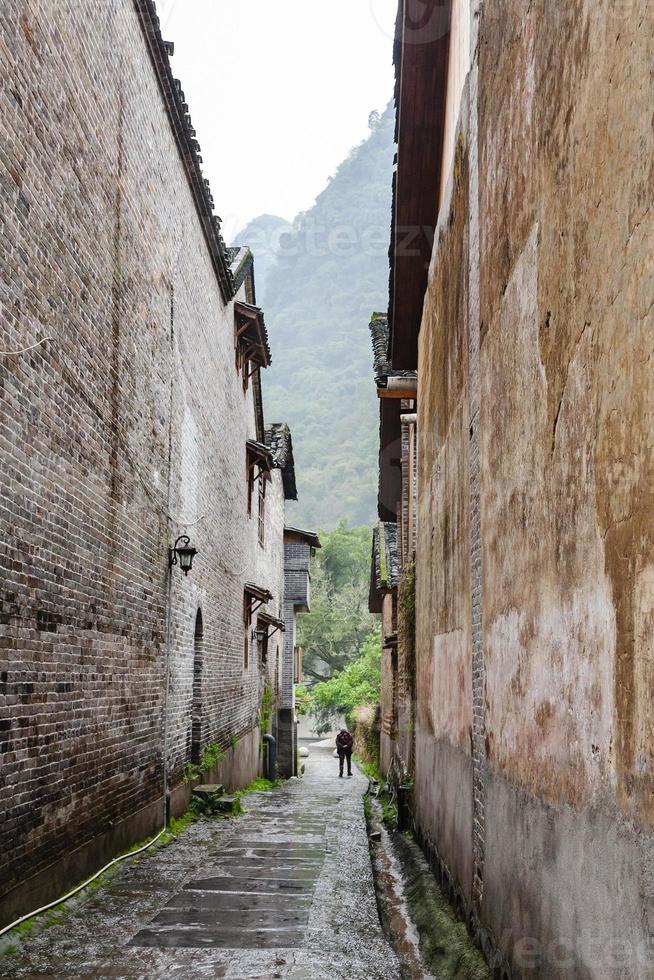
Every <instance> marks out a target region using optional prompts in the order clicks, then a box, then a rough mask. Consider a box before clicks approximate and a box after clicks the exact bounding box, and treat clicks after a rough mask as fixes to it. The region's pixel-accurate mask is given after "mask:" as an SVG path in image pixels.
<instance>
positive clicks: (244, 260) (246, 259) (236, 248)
mask: <svg viewBox="0 0 654 980" xmlns="http://www.w3.org/2000/svg"><path fill="white" fill-rule="evenodd" d="M226 252H227V261H228V262H229V269H230V272H231V273H232V276H233V277H234V292H235V293H237V292H238V291H239V289H240V288H241V286H242V285H243V281H244V279H245V277H246V276H247V274H248V272H252V269H253V266H254V258H253V255H252V252H251V251H250V249H249V248H248V247H247V245H232V246H230V247H229V248H227V249H226Z"/></svg>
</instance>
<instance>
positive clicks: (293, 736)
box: [278, 527, 320, 777]
mask: <svg viewBox="0 0 654 980" xmlns="http://www.w3.org/2000/svg"><path fill="white" fill-rule="evenodd" d="M319 547H320V540H319V538H318V535H317V534H315V533H314V532H313V531H302V530H300V529H299V528H296V527H286V528H285V529H284V622H285V624H286V632H285V633H284V663H283V667H282V690H281V697H280V703H279V712H278V719H279V720H278V760H279V773H280V775H281V776H286V777H290V776H297V718H296V715H295V685H296V684H297V683H299V682H300V681H301V679H302V651H301V650H300V648H299V647H298V645H297V638H296V617H297V614H298V613H300V612H309V610H310V607H311V559H312V557H313V555H314V553H315V550H316V548H319Z"/></svg>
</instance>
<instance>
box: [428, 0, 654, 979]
mask: <svg viewBox="0 0 654 980" xmlns="http://www.w3.org/2000/svg"><path fill="white" fill-rule="evenodd" d="M479 31H480V41H479V77H478V93H479V94H478V101H477V96H476V94H475V92H476V89H474V90H473V96H472V98H473V101H472V112H471V113H470V118H473V119H474V123H475V127H476V125H477V123H478V135H477V134H476V133H475V127H469V123H468V119H467V118H466V113H465V111H464V112H463V114H462V118H461V119H460V121H459V139H460V142H459V151H458V152H459V153H460V157H459V159H460V161H461V162H460V171H459V173H458V174H457V164H456V162H455V168H454V175H453V180H452V183H451V196H450V198H449V200H446V201H445V202H444V203H445V211H444V213H442V214H441V218H440V235H439V237H438V239H437V242H436V245H435V251H434V259H433V263H432V274H431V277H430V285H429V289H428V295H427V301H426V306H425V314H424V318H423V323H422V329H421V337H420V374H419V403H420V419H419V437H420V444H419V455H420V459H419V462H420V485H419V499H420V502H419V528H418V568H417V578H418V660H419V667H418V671H419V672H418V679H419V691H418V693H419V708H418V722H419V724H418V738H419V739H422V745H420V744H419V746H418V756H417V759H416V791H417V795H418V803H417V813H418V816H419V819H420V823H421V826H422V828H424V830H425V831H426V833H427V835H428V836H431V835H435V836H434V837H433V839H434V842H435V844H436V847H437V849H438V851H439V853H440V855H441V857H442V858H443V860H444V861H445V862H446V863H447V865H448V866H449V868H450V869H451V870H452V871H453V872H454V874H455V875H456V877H457V878H458V879H459V883H460V886H461V889H462V890H463V892H464V893H467V891H468V890H469V884H470V879H469V875H470V866H469V855H470V854H471V852H472V834H471V833H470V826H469V822H468V823H466V822H465V821H466V820H467V819H468V817H467V816H466V817H465V819H464V820H463V822H462V820H461V815H459V816H458V817H457V818H456V820H455V819H454V817H452V818H451V820H450V822H449V824H448V823H447V821H445V820H443V819H442V816H441V814H442V810H443V807H444V806H445V807H448V808H449V810H450V811H454V809H455V808H461V809H465V804H462V803H461V800H460V796H465V797H467V798H470V797H471V795H472V784H471V782H468V781H467V780H468V775H467V770H464V768H463V767H462V765H461V759H462V758H463V757H464V755H465V753H464V750H463V742H464V739H463V732H464V730H465V729H466V728H467V726H468V725H469V724H470V704H471V701H470V688H469V686H468V667H469V658H470V645H469V636H470V618H469V617H470V596H469V582H468V580H467V577H466V576H467V575H468V574H469V572H468V570H469V568H470V566H471V560H472V555H471V553H470V548H471V538H470V534H469V528H468V526H467V523H466V522H467V521H468V517H467V516H466V501H467V500H468V499H469V498H468V497H467V496H466V493H467V490H465V489H464V485H465V484H466V482H467V481H468V480H469V476H468V474H469V472H470V466H471V455H470V449H469V446H470V445H471V444H472V440H473V427H472V420H469V419H468V417H467V408H466V404H467V403H466V397H465V393H464V389H465V386H466V383H467V382H466V368H467V351H468V343H467V340H466V338H465V336H464V334H465V330H466V324H471V323H473V321H474V318H475V317H476V318H477V322H478V323H479V324H480V355H479V377H480V415H479V433H480V438H479V445H480V465H481V491H480V500H481V561H482V580H483V616H482V624H483V626H482V633H483V655H484V659H483V668H484V676H485V711H484V719H483V720H484V725H485V749H486V759H485V794H484V799H483V804H484V821H483V830H484V851H483V858H484V860H483V889H482V890H481V906H480V909H479V913H480V924H481V927H482V933H483V934H482V938H483V939H484V941H486V938H487V936H488V933H490V934H491V936H492V938H493V939H494V942H495V943H496V945H497V946H499V948H500V949H501V951H502V953H503V954H504V955H505V956H506V958H507V960H508V961H509V962H510V963H511V964H512V967H513V970H514V972H515V973H516V974H517V975H518V976H534V977H536V976H537V977H543V978H548V980H551V978H554V980H556V978H563V977H565V978H572V977H575V978H576V977H593V978H598V980H599V978H602V980H604V978H606V977H608V976H616V977H617V976H620V977H625V978H627V977H629V978H632V977H633V978H636V977H641V976H645V975H647V974H648V971H650V970H651V958H649V954H648V953H647V951H646V943H647V941H648V937H649V936H650V935H651V931H652V925H653V922H654V901H653V900H654V836H653V834H652V821H653V817H654V808H653V806H652V798H653V797H652V778H653V777H652V756H653V754H654V743H653V741H652V731H653V728H654V726H653V724H652V707H651V693H652V666H651V664H652V639H651V636H652V609H653V608H654V594H653V591H652V589H653V586H654V570H653V566H652V554H653V551H652V545H653V543H654V542H653V541H652V538H653V536H654V495H653V493H652V487H653V486H654V435H653V433H654V425H653V423H654V386H653V385H652V382H651V368H652V363H653V361H654V356H653V355H654V315H653V310H654V279H653V277H652V275H651V255H652V245H653V243H654V218H653V216H652V211H651V202H652V199H653V197H654V165H653V164H652V160H653V159H654V131H653V129H652V105H653V104H654V80H653V76H652V73H651V64H652V58H653V56H654V32H653V31H652V18H651V11H650V10H649V9H648V6H647V4H645V3H639V2H635V3H633V4H631V5H620V4H615V5H607V4H603V3H600V4H593V3H590V2H589V3H582V4H580V5H576V6H572V7H571V6H567V7H566V6H565V5H560V4H548V3H545V2H544V0H539V2H536V3H533V4H530V5H529V6H528V7H527V8H525V5H524V4H523V3H521V2H518V0H502V2H499V3H496V4H492V5H489V4H487V5H484V6H483V7H482V13H481V22H480V27H479ZM464 105H465V100H464ZM477 139H478V143H477V142H476V140H477ZM471 140H475V147H474V149H475V150H477V149H478V154H479V193H478V196H477V194H476V193H473V194H471V195H470V197H469V202H470V203H469V205H467V207H468V210H469V212H470V213H469V216H467V217H466V213H465V212H466V204H465V203H462V202H464V201H465V189H464V188H465V186H468V183H469V186H470V187H471V188H472V187H473V180H472V178H473V176H474V170H473V169H471V168H469V178H468V177H467V176H466V160H470V159H471V146H470V141H471ZM459 182H460V184H461V185H463V186H459ZM477 223H478V227H479V255H480V261H479V266H478V267H479V293H480V295H479V301H478V306H477V305H476V304H477V300H476V297H475V296H474V295H473V294H472V293H470V298H469V302H468V303H467V304H466V301H465V298H464V297H465V295H466V274H467V273H466V270H467V269H468V265H469V259H470V256H471V255H472V252H471V251H470V250H471V249H472V247H473V239H474V235H473V236H472V237H471V232H470V229H471V228H472V227H473V226H476V225H477ZM473 307H474V309H473ZM473 313H474V316H473ZM469 422H470V427H469ZM466 471H467V472H466ZM466 549H468V553H467V554H464V552H465V550H466ZM457 673H458V676H459V677H460V684H459V686H458V687H457V686H456V685H455V684H454V681H453V678H454V675H455V674H457ZM437 746H438V748H436V747H437ZM455 747H456V749H455ZM437 754H438V757H439V759H443V758H444V762H443V763H435V761H434V760H435V757H436V755H437ZM464 771H465V772H466V775H465V778H464V776H463V775H462V774H463V773H464ZM428 772H431V773H432V774H433V778H434V779H435V784H434V785H433V786H431V787H430V785H429V780H428V778H427V776H426V773H428ZM421 773H422V775H421ZM457 790H458V796H457ZM449 794H451V795H452V800H451V801H450V802H449V803H445V804H444V803H443V802H442V797H443V796H446V795H449ZM454 827H455V828H456V830H453V828H454ZM453 849H454V850H455V852H456V858H454V857H452V856H451V855H452V850H453ZM459 852H460V853H459ZM484 930H485V932H484Z"/></svg>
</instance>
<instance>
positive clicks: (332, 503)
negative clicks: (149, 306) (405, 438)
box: [238, 107, 394, 529]
mask: <svg viewBox="0 0 654 980" xmlns="http://www.w3.org/2000/svg"><path fill="white" fill-rule="evenodd" d="M393 126H394V119H393V112H392V109H391V107H389V108H387V109H386V111H385V112H384V114H383V115H382V116H381V117H380V116H379V115H378V114H377V113H373V114H372V115H371V120H370V134H369V136H368V138H367V139H366V140H365V141H364V142H363V143H362V144H360V145H359V146H357V147H355V148H354V149H353V150H352V151H351V152H350V154H349V156H348V157H347V159H346V160H345V161H344V162H343V163H342V164H341V165H340V167H339V168H338V170H337V172H336V174H335V175H334V177H333V178H332V179H331V180H330V181H329V183H328V184H327V187H326V188H325V189H324V190H323V191H322V193H321V194H320V195H319V196H318V198H317V199H316V203H315V205H314V206H313V207H312V208H311V210H309V211H307V212H304V213H302V214H300V215H298V216H297V218H296V219H295V221H294V222H293V226H292V228H291V229H290V230H289V231H287V232H286V233H281V232H283V228H282V227H281V226H282V225H283V221H282V219H280V218H273V217H271V216H270V215H265V216H262V217H261V218H257V219H255V221H254V222H252V223H251V224H250V225H249V226H248V228H246V229H244V231H243V233H241V234H240V235H239V236H238V238H239V243H244V244H250V238H251V239H252V245H251V247H252V250H253V252H254V257H255V278H256V283H257V302H258V303H261V304H262V305H264V312H265V317H266V324H267V327H268V332H269V335H270V343H271V347H272V352H273V364H272V367H271V368H269V369H268V370H267V371H266V372H264V374H265V377H264V379H263V384H264V398H265V411H266V417H267V419H269V420H271V421H275V420H277V419H279V420H283V421H287V422H288V423H289V425H290V426H291V430H292V433H293V448H294V453H295V465H296V472H297V479H298V490H299V498H300V499H299V502H298V504H297V505H292V507H291V508H289V514H288V521H289V523H296V524H299V525H306V526H310V527H318V528H324V529H328V528H332V527H334V526H335V525H336V524H337V523H338V522H339V521H340V520H342V519H344V520H346V521H348V522H349V523H350V524H370V523H371V522H372V521H373V520H374V518H375V511H376V492H377V442H378V408H377V398H376V392H375V386H374V383H373V377H372V365H371V351H370V337H369V333H368V322H369V319H370V314H371V313H372V312H373V311H374V310H385V309H386V307H387V304H388V242H389V234H390V211H391V179H392V167H393ZM262 229H263V235H262ZM267 229H272V230H271V232H270V235H269V237H268V238H266V234H267ZM259 255H260V258H259ZM261 260H263V261H261ZM262 266H263V268H262Z"/></svg>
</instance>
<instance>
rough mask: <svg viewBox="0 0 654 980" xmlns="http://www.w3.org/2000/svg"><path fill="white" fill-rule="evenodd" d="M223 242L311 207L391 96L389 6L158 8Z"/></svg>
mask: <svg viewBox="0 0 654 980" xmlns="http://www.w3.org/2000/svg"><path fill="white" fill-rule="evenodd" d="M157 8H158V11H159V15H160V18H161V25H162V32H163V36H164V38H165V39H166V40H168V41H174V42H175V54H174V57H173V59H172V67H173V72H174V74H175V76H176V77H177V78H179V79H180V80H181V82H182V87H183V88H184V92H185V95H186V100H187V102H188V104H189V110H190V112H191V116H192V119H193V125H194V127H195V129H196V131H197V138H198V140H199V142H200V146H201V148H202V157H203V160H204V174H205V177H208V178H209V180H210V182H211V190H212V193H213V196H214V200H215V204H216V210H217V212H218V214H219V215H220V216H221V217H222V219H223V232H224V235H225V238H226V240H227V241H230V240H231V239H232V237H233V236H234V235H235V234H236V232H237V231H239V230H240V229H241V228H242V227H243V225H245V224H246V222H247V221H249V220H250V219H251V218H253V217H255V216H256V215H258V214H264V213H268V214H278V215H281V216H282V217H284V218H288V219H289V220H290V219H292V218H293V217H294V216H295V215H296V213H297V212H298V211H303V210H306V209H307V208H308V207H310V206H311V204H312V202H313V200H314V199H315V197H316V195H317V194H319V193H320V191H321V190H322V189H323V187H324V186H325V183H326V181H327V178H328V177H329V176H330V175H331V174H333V173H334V171H335V169H336V167H337V166H338V164H339V163H340V161H341V160H342V159H343V158H344V157H345V156H346V154H347V153H348V151H349V150H350V148H351V147H352V146H354V145H355V143H358V142H360V140H362V139H363V138H364V137H365V136H366V134H367V132H368V115H369V113H370V112H371V111H372V110H374V109H377V110H382V109H383V108H384V106H385V105H386V103H387V102H388V101H389V99H390V98H391V96H392V91H393V72H392V53H393V52H392V48H393V23H394V20H395V13H396V10H397V0H159V2H158V4H157Z"/></svg>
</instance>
